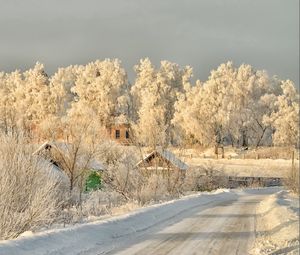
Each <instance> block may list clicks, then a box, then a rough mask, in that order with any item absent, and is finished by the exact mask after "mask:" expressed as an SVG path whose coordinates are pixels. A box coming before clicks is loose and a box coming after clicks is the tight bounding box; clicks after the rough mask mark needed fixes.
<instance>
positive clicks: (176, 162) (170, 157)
mask: <svg viewBox="0 0 300 255" xmlns="http://www.w3.org/2000/svg"><path fill="white" fill-rule="evenodd" d="M155 154H158V155H159V156H160V157H162V158H164V159H165V160H167V161H168V162H170V163H171V164H172V165H173V166H174V167H176V168H178V169H180V170H184V171H186V170H187V169H188V168H189V166H188V165H187V164H186V163H184V162H183V161H181V160H180V159H179V158H178V157H176V156H175V154H173V153H172V152H171V151H168V150H164V149H161V148H158V149H156V150H154V151H152V152H151V153H150V154H148V155H147V156H145V157H144V158H143V159H142V160H141V161H140V162H139V163H138V164H137V166H140V165H141V164H142V163H143V162H145V161H147V160H148V159H149V158H151V157H152V156H153V155H155Z"/></svg>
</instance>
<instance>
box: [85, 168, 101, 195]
mask: <svg viewBox="0 0 300 255" xmlns="http://www.w3.org/2000/svg"><path fill="white" fill-rule="evenodd" d="M101 186H102V180H101V175H100V174H99V173H98V172H96V171H92V172H91V173H90V174H89V176H88V177H87V180H86V184H85V190H86V191H87V192H89V191H93V190H98V189H101Z"/></svg>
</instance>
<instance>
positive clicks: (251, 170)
mask: <svg viewBox="0 0 300 255" xmlns="http://www.w3.org/2000/svg"><path fill="white" fill-rule="evenodd" d="M185 162H186V163H187V164H188V165H189V166H191V167H198V166H205V167H210V168H212V169H214V170H218V171H223V172H225V173H226V174H228V175H234V176H259V177H282V178H286V177H287V176H288V174H289V171H290V170H291V167H292V161H291V160H285V159H259V160H256V159H204V158H190V159H189V158H186V159H185ZM295 165H296V166H297V165H299V161H298V160H296V161H295Z"/></svg>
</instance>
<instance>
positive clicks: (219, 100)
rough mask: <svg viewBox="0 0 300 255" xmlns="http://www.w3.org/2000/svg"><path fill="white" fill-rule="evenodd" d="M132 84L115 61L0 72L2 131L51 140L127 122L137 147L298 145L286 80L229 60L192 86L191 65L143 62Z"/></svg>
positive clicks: (293, 99) (294, 102)
mask: <svg viewBox="0 0 300 255" xmlns="http://www.w3.org/2000/svg"><path fill="white" fill-rule="evenodd" d="M134 70H135V73H136V77H135V81H134V83H133V84H130V82H129V81H128V79H127V74H126V71H125V69H124V68H123V67H122V66H121V62H120V61H119V60H118V59H112V60H111V59H105V60H104V61H99V60H97V61H95V62H91V63H89V64H87V65H75V66H68V67H65V68H59V69H58V70H57V72H56V73H55V74H53V75H52V76H51V77H49V76H48V75H47V74H46V72H45V70H44V66H43V64H40V63H37V64H36V65H35V66H34V67H33V68H32V69H30V70H28V71H25V72H21V71H15V72H12V73H4V72H2V73H0V128H1V129H2V130H3V131H4V132H6V133H13V132H17V130H20V129H22V130H26V131H28V132H31V133H32V134H38V136H39V138H40V139H55V138H57V137H59V136H60V135H61V134H60V133H61V132H62V130H69V132H71V131H72V128H73V127H74V126H80V125H85V124H86V123H90V122H91V121H92V122H93V123H94V124H96V126H95V128H99V132H101V130H102V131H103V130H104V129H105V128H107V127H109V126H110V125H112V124H114V123H116V122H118V123H120V122H129V123H130V124H131V127H132V130H133V134H134V138H135V139H134V140H135V141H136V142H137V143H139V144H142V145H148V146H156V145H170V144H172V145H178V144H181V145H182V144H192V143H198V144H201V145H204V146H219V145H224V144H232V145H233V146H261V145H272V144H275V145H289V146H299V93H298V92H297V90H296V88H295V85H294V84H293V82H292V81H290V80H280V79H279V78H278V77H270V76H269V75H268V74H267V72H265V71H261V70H255V69H254V68H253V67H251V66H250V65H245V64H243V65H241V66H239V67H235V66H234V65H233V63H232V62H228V63H224V64H221V65H220V66H219V67H218V68H217V69H216V70H213V71H211V74H210V76H209V77H208V79H207V81H203V82H202V81H199V80H197V81H196V82H195V84H193V83H192V80H191V78H192V75H193V74H192V68H191V67H189V66H186V67H183V68H182V67H180V66H179V65H177V64H176V63H171V62H168V61H162V62H161V63H160V67H159V68H158V67H155V66H154V65H153V64H152V63H151V61H150V60H149V59H148V58H146V59H142V60H140V62H139V63H138V64H137V65H136V66H135V67H134Z"/></svg>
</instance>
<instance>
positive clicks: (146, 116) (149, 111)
mask: <svg viewBox="0 0 300 255" xmlns="http://www.w3.org/2000/svg"><path fill="white" fill-rule="evenodd" d="M135 71H136V74H137V77H136V81H135V84H134V85H133V86H132V88H131V95H132V97H133V105H134V109H135V115H134V117H133V120H134V121H135V125H134V129H135V131H136V137H137V138H138V141H139V142H140V143H142V144H145V145H150V146H156V145H166V144H168V143H170V142H172V139H173V137H174V136H173V135H172V131H173V127H172V123H171V120H172V118H173V115H174V103H175V101H176V100H177V96H178V93H179V92H181V91H182V90H183V85H184V84H183V83H184V82H185V83H186V82H187V80H188V79H189V78H190V76H191V68H190V67H185V68H184V69H181V68H180V67H179V66H178V65H177V64H174V63H171V62H168V61H162V62H161V66H160V68H159V69H155V67H154V65H152V63H151V61H150V60H149V59H148V58H146V59H142V60H140V63H139V64H138V65H136V66H135Z"/></svg>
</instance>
